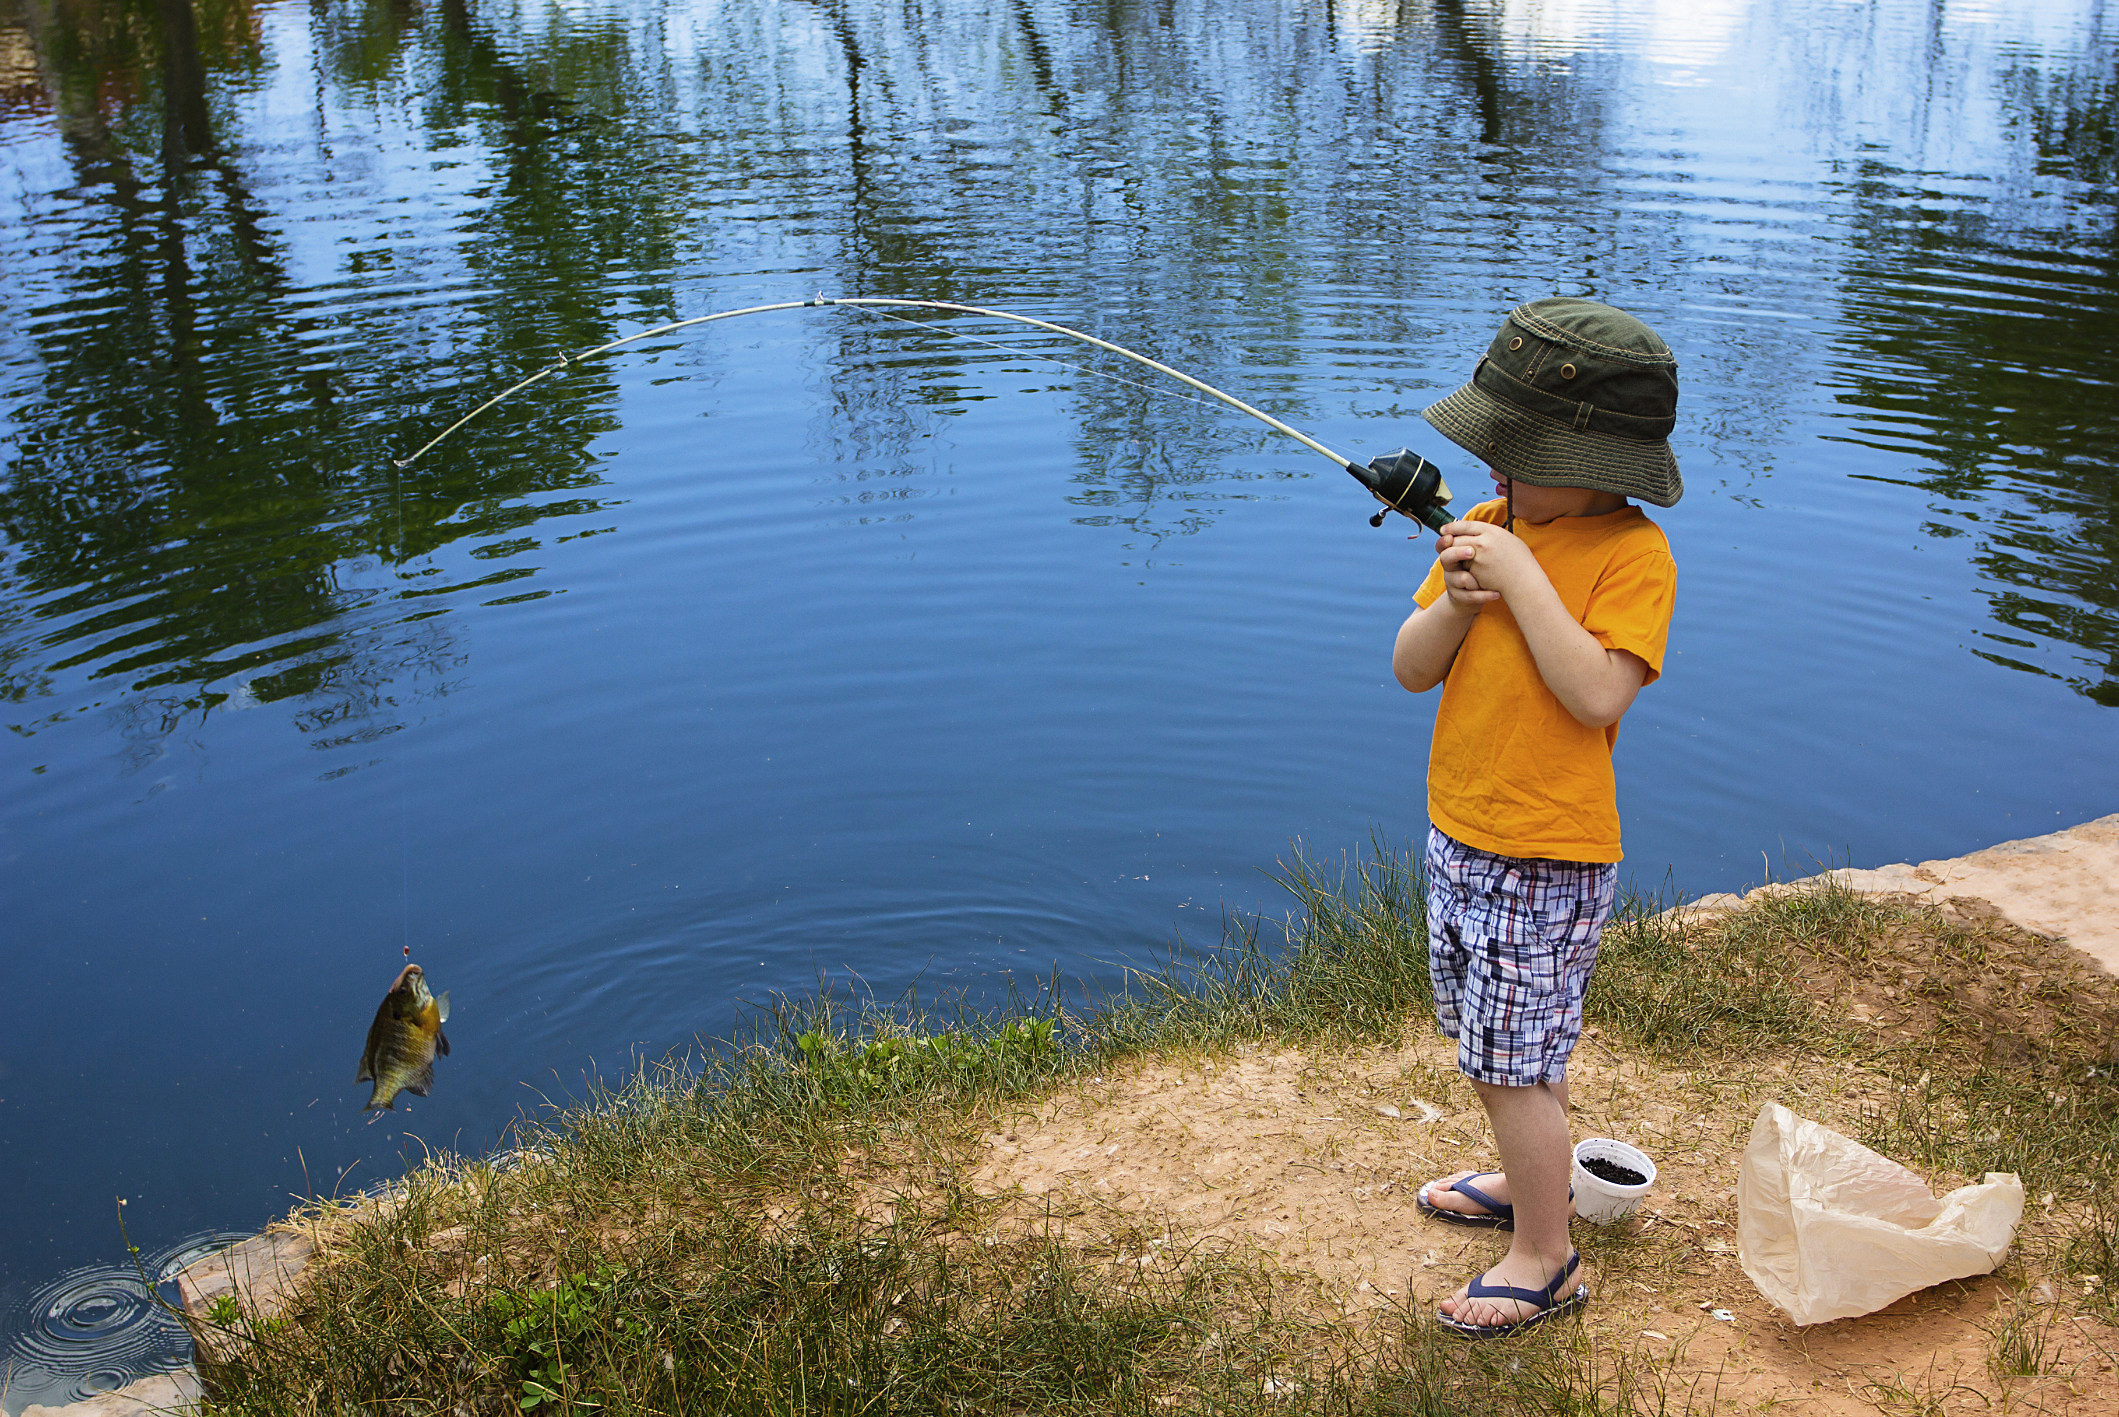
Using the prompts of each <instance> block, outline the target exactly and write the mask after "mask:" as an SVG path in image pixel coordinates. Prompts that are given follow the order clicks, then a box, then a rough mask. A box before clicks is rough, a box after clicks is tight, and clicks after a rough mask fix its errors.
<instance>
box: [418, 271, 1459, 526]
mask: <svg viewBox="0 0 2119 1417" xmlns="http://www.w3.org/2000/svg"><path fill="white" fill-rule="evenodd" d="M826 305H846V306H853V307H864V306H866V307H883V306H890V307H896V308H900V309H914V310H949V311H954V312H956V313H958V314H963V315H983V316H985V317H987V318H988V319H994V320H1013V321H1014V322H1015V323H1017V324H1019V325H1029V326H1031V327H1033V328H1035V329H1040V330H1045V331H1048V332H1049V333H1052V334H1056V335H1065V336H1067V338H1069V339H1077V340H1080V341H1081V342H1082V343H1084V344H1093V345H1095V346H1096V347H1097V348H1098V349H1103V350H1108V351H1110V352H1111V353H1113V354H1116V355H1121V356H1123V357H1124V358H1127V359H1130V360H1132V361H1133V362H1134V363H1136V364H1141V365H1145V366H1147V367H1148V368H1150V369H1153V370H1154V371H1155V372H1157V373H1158V374H1167V375H1169V376H1170V377H1171V378H1173V379H1175V380H1177V381H1178V382H1179V383H1182V384H1186V385H1189V386H1190V387H1192V388H1195V389H1197V390H1199V391H1200V392H1201V393H1203V394H1208V395H1211V396H1212V397H1214V398H1217V399H1219V400H1221V401H1222V402H1223V403H1225V404H1227V405H1228V406H1229V407H1231V408H1233V409H1236V410H1237V411H1238V412H1241V413H1247V414H1249V415H1250V416H1251V417H1253V418H1255V419H1257V420H1258V421H1259V422H1261V423H1263V424H1265V425H1266V426H1267V427H1269V428H1271V429H1273V430H1274V431H1275V432H1276V433H1284V434H1286V435H1287V436H1288V437H1290V438H1293V439H1294V440H1295V441H1296V442H1298V443H1300V444H1302V445H1303V446H1304V447H1306V448H1308V449H1310V450H1311V451H1312V452H1314V453H1317V454H1319V455H1320V456H1322V457H1327V458H1330V459H1331V460H1332V461H1333V462H1334V463H1336V464H1338V465H1339V466H1340V467H1343V468H1345V469H1346V470H1347V472H1349V473H1350V474H1352V475H1353V477H1354V478H1355V480H1356V481H1358V482H1360V483H1361V485H1362V486H1364V487H1366V488H1368V490H1369V491H1370V492H1371V493H1372V494H1373V495H1374V496H1375V498H1376V500H1377V501H1379V502H1381V503H1383V510H1382V511H1380V512H1377V513H1376V514H1375V515H1374V516H1373V517H1371V518H1369V525H1370V526H1382V525H1383V519H1384V517H1385V516H1386V515H1388V514H1389V513H1391V512H1397V513H1399V514H1401V515H1403V516H1407V517H1411V518H1412V519H1413V520H1414V521H1417V522H1420V523H1422V524H1424V525H1426V526H1430V527H1433V528H1435V529H1436V530H1438V531H1439V530H1440V529H1441V528H1442V527H1443V526H1445V525H1446V524H1447V523H1448V522H1449V521H1450V514H1449V513H1448V512H1447V511H1445V510H1444V509H1443V504H1444V503H1446V502H1448V501H1449V499H1450V490H1449V487H1448V485H1447V484H1445V483H1444V482H1443V481H1442V474H1441V472H1440V471H1439V470H1438V469H1437V468H1436V467H1435V465H1434V464H1433V463H1431V462H1429V461H1428V460H1427V459H1425V458H1423V457H1421V456H1420V455H1419V454H1418V453H1415V452H1412V451H1411V450H1409V449H1405V448H1401V449H1399V450H1398V451H1397V452H1395V453H1386V454H1384V455H1382V456H1380V457H1376V458H1372V459H1370V460H1369V462H1368V463H1367V464H1366V465H1363V464H1361V463H1357V462H1355V461H1353V460H1352V459H1351V458H1348V457H1345V456H1344V455H1342V454H1340V453H1336V452H1333V451H1332V450H1331V449H1330V448H1328V447H1326V446H1325V445H1324V444H1322V443H1320V442H1318V441H1317V440H1316V439H1315V438H1312V437H1310V436H1309V435H1308V434H1307V433H1304V432H1301V431H1300V430H1298V429H1295V428H1291V427H1289V426H1288V425H1287V424H1285V423H1283V422H1281V421H1280V420H1279V419H1277V418H1275V417H1273V415H1271V414H1270V413H1266V412H1265V411H1263V410H1262V409H1257V408H1253V407H1252V406H1251V405H1250V404H1247V403H1245V402H1244V401H1243V400H1242V399H1240V398H1237V397H1236V396H1235V395H1234V394H1231V393H1226V392H1224V391H1222V390H1220V389H1217V388H1215V387H1214V386H1213V385H1212V384H1209V383H1207V382H1206V381H1205V380H1204V379H1195V378H1193V377H1192V376H1191V375H1190V374H1187V373H1185V372H1184V371H1183V370H1181V369H1172V368H1171V367H1170V366H1169V365H1167V364H1164V363H1161V362H1160V361H1158V360H1154V359H1150V358H1149V357H1148V356H1147V355H1145V354H1140V353H1136V352H1135V351H1133V350H1130V349H1127V348H1126V347H1125V346H1124V345H1121V344H1113V343H1112V342H1111V341H1110V340H1106V339H1098V338H1097V337H1096V336H1095V335H1091V334H1084V333H1082V332H1081V331H1080V330H1072V329H1069V328H1067V327H1066V326H1065V325H1055V324H1053V323H1051V322H1050V321H1048V320H1038V319H1033V318H1031V317H1030V316H1028V315H1017V314H1015V313H1013V312H1011V311H1008V310H994V309H989V308H987V307H985V306H982V305H960V304H958V303H956V302H955V301H951V300H912V299H907V298H904V297H901V296H893V295H858V296H843V297H834V296H828V295H824V294H821V293H820V294H818V295H815V296H812V297H811V298H810V299H808V300H782V301H779V302H777V303H775V304H771V305H749V306H745V307H744V308H743V309H741V310H722V311H719V312H717V313H715V314H712V315H695V316H693V317H692V318H691V319H689V320H673V321H671V322H670V323H669V324H666V325H657V326H655V327H654V328H653V329H651V330H642V331H640V332H639V333H638V334H631V335H627V336H625V337H624V338H623V339H614V340H612V341H611V342H610V343H608V344H599V345H596V346H594V347H592V348H589V349H584V350H579V351H577V352H575V353H573V354H562V355H561V356H559V358H558V359H557V360H555V361H554V362H552V363H551V364H548V365H546V366H545V367H544V368H542V369H540V370H538V371H537V372H536V373H535V374H532V375H530V376H529V377H528V378H527V379H523V380H520V381H518V382H516V383H514V384H511V385H509V386H508V387H507V388H505V389H502V390H501V391H500V392H499V393H497V394H495V395H493V397H491V398H489V399H487V400H486V401H485V402H484V403H482V404H480V405H479V406H478V407H476V408H474V409H472V410H471V411H470V412H469V413H467V414H465V415H464V416H463V417H461V418H459V419H457V420H456V421H455V422H454V423H452V424H450V425H449V426H448V427H447V428H444V429H442V430H441V432H439V433H437V434H435V435H434V436H433V437H432V438H430V439H428V440H427V442H426V443H425V444H424V445H423V446H421V447H420V448H419V449H418V450H417V451H416V452H414V453H413V454H412V455H411V456H409V457H404V458H393V459H391V461H392V462H394V463H395V464H396V465H397V466H398V467H401V468H403V467H410V466H411V465H412V464H413V463H415V462H417V461H418V460H419V459H420V458H421V457H423V456H425V455H426V453H427V452H428V451H429V450H430V449H432V448H433V447H434V446H435V444H437V443H439V442H441V441H442V440H443V439H444V438H447V437H448V436H449V435H450V434H452V433H454V432H455V431H456V430H457V429H459V428H461V427H463V426H464V425H465V424H466V423H469V422H470V421H471V420H472V419H474V418H477V417H478V416H479V415H480V414H482V413H484V412H485V411H486V410H487V409H489V408H491V407H493V405H495V404H497V403H500V402H502V401H503V400H505V399H508V398H511V397H513V396H514V395H515V394H518V393H520V392H522V391H523V390H524V389H527V388H528V387H529V386H530V385H532V384H534V383H536V382H537V381H538V380H540V379H544V378H547V377H549V376H550V375H553V374H556V373H558V372H559V371H560V370H561V369H564V368H565V367H566V366H567V365H569V364H571V363H573V362H574V361H575V360H577V359H587V358H589V357H590V356H592V355H597V354H607V353H609V352H610V351H612V350H614V349H617V348H619V347H620V346H622V345H628V344H632V343H634V342H635V341H636V340H644V339H653V338H654V337H655V336H657V335H666V334H669V333H671V332H672V331H675V330H684V329H690V328H691V327H693V326H694V325H709V324H712V323H713V322H714V321H716V320H733V319H735V318H737V317H738V316H741V315H764V314H769V313H771V312H772V311H775V310H807V309H816V308H819V307H822V306H826ZM1092 372H1094V371H1092Z"/></svg>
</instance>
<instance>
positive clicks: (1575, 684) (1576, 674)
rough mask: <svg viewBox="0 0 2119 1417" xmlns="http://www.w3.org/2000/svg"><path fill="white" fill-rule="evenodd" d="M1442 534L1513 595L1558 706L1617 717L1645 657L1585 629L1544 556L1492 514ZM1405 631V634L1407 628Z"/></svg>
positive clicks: (1594, 724) (1596, 717) (1582, 715)
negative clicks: (1465, 549) (1492, 519)
mask: <svg viewBox="0 0 2119 1417" xmlns="http://www.w3.org/2000/svg"><path fill="white" fill-rule="evenodd" d="M1443 534H1444V535H1446V536H1450V537H1452V538H1453V539H1454V542H1455V544H1456V545H1458V546H1465V547H1469V549H1470V556H1469V558H1468V560H1469V565H1470V568H1471V569H1472V570H1473V571H1474V572H1475V573H1476V575H1477V577H1478V584H1480V585H1482V586H1485V587H1488V588H1489V589H1490V590H1492V591H1495V592H1498V593H1499V595H1500V597H1501V599H1503V600H1505V601H1507V602H1508V610H1509V613H1510V614H1511V615H1514V616H1515V617H1516V627H1517V628H1518V629H1520V630H1521V631H1522V632H1523V639H1524V642H1525V643H1527V644H1528V645H1529V646H1530V654H1531V658H1532V659H1533V660H1535V661H1536V662H1537V665H1538V677H1540V678H1541V679H1543V680H1544V681H1545V687H1546V688H1548V689H1550V690H1552V692H1553V697H1554V698H1556V699H1558V700H1559V701H1560V706H1561V707H1562V708H1564V709H1566V710H1567V711H1568V713H1570V714H1572V715H1573V716H1574V719H1575V721H1576V722H1577V723H1580V724H1582V725H1583V726H1584V727H1586V728H1604V727H1607V726H1609V725H1611V724H1614V723H1617V722H1618V721H1619V719H1620V718H1621V717H1622V716H1623V715H1624V714H1625V712H1626V710H1627V709H1628V708H1630V707H1632V705H1633V698H1634V695H1635V694H1638V693H1639V692H1640V691H1641V684H1642V681H1644V680H1645V679H1646V678H1647V677H1648V663H1647V661H1646V660H1644V659H1642V658H1641V657H1640V656H1639V655H1637V654H1633V653H1631V652H1629V651H1627V650H1623V649H1606V648H1605V647H1604V646H1603V645H1602V644H1601V643H1599V642H1598V640H1597V637H1596V636H1595V635H1592V634H1590V633H1589V631H1587V630H1585V629H1583V628H1582V625H1581V622H1580V621H1578V620H1576V619H1575V617H1574V616H1572V615H1570V614H1568V613H1567V607H1566V606H1565V605H1563V604H1561V602H1560V595H1559V592H1558V591H1555V590H1554V589H1553V588H1552V582H1551V581H1550V580H1547V579H1546V576H1545V568H1544V567H1542V566H1540V565H1539V564H1538V558H1537V557H1536V556H1533V555H1532V554H1531V551H1530V548H1529V547H1528V546H1525V545H1524V544H1523V542H1522V540H1521V539H1520V538H1518V537H1516V536H1515V535H1514V534H1513V533H1511V532H1509V531H1507V530H1505V529H1503V528H1501V527H1498V526H1493V525H1490V524H1488V523H1486V522H1453V523H1451V524H1450V525H1449V526H1448V527H1445V528H1444V529H1443ZM1441 603H1442V602H1440V601H1437V602H1436V604H1438V605H1439V604H1441ZM1399 634H1400V637H1401V638H1403V635H1404V631H1402V630H1401V631H1400V632H1399Z"/></svg>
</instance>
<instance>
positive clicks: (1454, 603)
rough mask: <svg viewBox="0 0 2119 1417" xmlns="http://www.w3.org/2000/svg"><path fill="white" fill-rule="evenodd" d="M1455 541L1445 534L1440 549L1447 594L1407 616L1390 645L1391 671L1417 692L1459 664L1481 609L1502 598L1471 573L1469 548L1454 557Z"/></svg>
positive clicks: (1422, 692) (1438, 549)
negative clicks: (1453, 665)
mask: <svg viewBox="0 0 2119 1417" xmlns="http://www.w3.org/2000/svg"><path fill="white" fill-rule="evenodd" d="M1455 544H1456V542H1455V538H1453V537H1449V536H1445V537H1443V538H1442V539H1441V540H1440V541H1438V542H1437V543H1436V545H1435V549H1436V551H1438V552H1439V553H1441V554H1440V556H1439V558H1438V559H1439V560H1440V561H1441V563H1442V584H1443V586H1444V587H1445V589H1446V591H1447V594H1444V595H1438V596H1436V597H1435V598H1434V600H1433V601H1431V602H1430V603H1429V604H1427V605H1425V606H1423V607H1422V608H1420V609H1418V610H1415V611H1414V612H1413V613H1412V614H1410V615H1408V616H1406V617H1405V623H1404V624H1403V625H1400V626H1399V627H1398V640H1397V643H1396V644H1394V645H1392V647H1391V673H1393V674H1395V675H1397V676H1398V682H1399V683H1400V684H1402V685H1404V686H1405V687H1406V688H1407V689H1409V690H1411V691H1412V692H1413V693H1416V694H1424V693H1426V692H1427V691H1428V690H1429V689H1432V688H1434V687H1435V686H1436V685H1437V684H1439V683H1441V682H1442V680H1443V679H1444V678H1445V677H1446V676H1447V675H1448V674H1449V667H1450V666H1451V665H1452V664H1454V663H1456V662H1457V651H1458V650H1459V649H1461V648H1462V647H1463V645H1464V637H1465V635H1467V634H1469V633H1470V632H1471V627H1472V621H1473V620H1475V619H1477V618H1478V615H1479V611H1480V610H1481V609H1482V608H1483V607H1484V606H1486V605H1489V604H1491V603H1492V602H1494V601H1496V600H1499V599H1500V598H1501V597H1500V596H1498V595H1496V594H1495V593H1494V592H1493V591H1490V590H1487V589H1485V588H1483V587H1482V586H1480V584H1479V582H1478V579H1477V578H1476V577H1474V576H1473V575H1472V573H1471V572H1470V571H1469V570H1468V569H1466V567H1465V564H1464V563H1465V562H1466V561H1467V560H1468V559H1470V557H1471V554H1472V553H1471V551H1470V549H1469V548H1466V549H1465V550H1461V551H1457V552H1455V553H1454V554H1452V551H1451V548H1452V547H1453V546H1454V545H1455Z"/></svg>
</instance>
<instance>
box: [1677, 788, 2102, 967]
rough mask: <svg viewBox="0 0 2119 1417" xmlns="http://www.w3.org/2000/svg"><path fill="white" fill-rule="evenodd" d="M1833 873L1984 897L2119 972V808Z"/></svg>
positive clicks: (1864, 882) (1877, 889) (1850, 879)
mask: <svg viewBox="0 0 2119 1417" xmlns="http://www.w3.org/2000/svg"><path fill="white" fill-rule="evenodd" d="M1827 874H1829V875H1831V876H1833V877H1834V878H1835V879H1837V880H1838V881H1840V882H1841V883H1842V884H1844V885H1846V886H1849V887H1851V888H1852V889H1854V890H1858V891H1862V892H1864V893H1866V894H1872V895H1883V894H1893V893H1898V892H1904V893H1907V894H1910V895H1917V896H1923V897H1926V898H1927V899H1929V900H1932V901H1934V902H1935V903H1937V904H1940V903H1941V902H1943V901H1945V900H1948V899H1950V898H1951V897H1953V896H1958V897H1971V898H1973V899H1977V900H1983V901H1985V902H1987V903H1988V904H1989V905H1991V906H1993V907H1994V908H1995V909H1996V910H1999V911H2000V912H2001V913H2002V915H2003V916H2005V917H2007V919H2008V920H2009V921H2011V922H2012V923H2013V924H2016V925H2019V926H2021V927H2022V928H2024V929H2026V930H2029V931H2030V932H2032V933H2033V934H2036V935H2043V936H2045V937H2047V938H2048V939H2053V940H2061V941H2064V942H2066V943H2067V944H2069V945H2072V946H2074V947H2075V948H2076V949H2078V950H2080V951H2082V953H2084V954H2086V955H2088V956H2089V957H2090V958H2091V959H2092V960H2094V961H2095V962H2096V964H2097V967H2098V968H2099V969H2102V970H2103V971H2104V972H2105V973H2107V974H2113V975H2119V813H2114V814H2113V815H2111V816H2109V817H2099V818H2097V820H2095V821H2093V822H2084V823H2083V824H2082V825H2081V826H2079V827H2069V828H2068V829H2067V830H2066V831H2057V832H2053V833H2051V834H2049V835H2046V836H2033V837H2025V838H2024V839H2023V840H2021V841H2004V842H2002V843H2001V844H2000V845H1998V846H1990V847H1987V848H1986V849H1985V850H1984V851H1974V852H1972V853H1971V854H1970V855H1967V856H1954V857H1951V858H1950V859H1948V860H1946V861H1923V862H1921V863H1920V864H1918V865H1911V864H1908V863H1906V862H1898V863H1896V864H1893V865H1890V866H1876V867H1872V868H1866V869H1865V868H1859V867H1856V868H1849V869H1844V870H1839V871H1832V872H1829V873H1827ZM1800 884H1801V883H1800V882H1790V883H1788V884H1785V885H1770V886H1760V887H1759V888H1758V889H1757V890H1754V891H1750V892H1747V893H1746V894H1745V895H1742V896H1737V895H1710V896H1704V897H1702V898H1701V899H1699V900H1696V901H1694V902H1693V903H1692V904H1691V905H1689V906H1686V907H1684V908H1685V909H1686V910H1689V911H1715V910H1727V909H1733V908H1734V907H1735V906H1737V905H1738V904H1740V903H1741V902H1742V901H1744V900H1747V899H1749V898H1750V897H1751V896H1754V895H1757V894H1759V893H1760V892H1761V891H1765V892H1773V891H1782V890H1788V889H1791V888H1793V887H1794V886H1796V885H1800Z"/></svg>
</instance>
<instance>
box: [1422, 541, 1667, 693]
mask: <svg viewBox="0 0 2119 1417" xmlns="http://www.w3.org/2000/svg"><path fill="white" fill-rule="evenodd" d="M1423 588H1424V587H1423ZM1677 590H1678V568H1677V563H1676V562H1674V561H1672V560H1671V559H1670V553H1669V552H1668V551H1665V550H1664V549H1663V548H1662V547H1660V546H1658V547H1656V548H1654V549H1653V550H1650V551H1644V552H1642V553H1641V554H1640V555H1638V556H1634V557H1632V558H1630V559H1628V560H1626V561H1622V562H1620V563H1619V564H1618V565H1616V566H1613V567H1612V568H1611V569H1610V570H1608V571H1606V572H1605V573H1604V575H1603V578H1602V579H1600V580H1599V581H1598V582H1597V588H1596V590H1594V591H1593V592H1591V594H1590V598H1589V612H1588V613H1587V614H1586V615H1584V616H1583V617H1582V628H1583V629H1585V630H1587V631H1589V633H1590V634H1592V635H1594V636H1596V640H1597V643H1598V644H1600V645H1602V646H1604V648H1606V649H1622V650H1625V651H1626V652H1627V653H1628V654H1634V655H1639V656H1640V658H1641V662H1642V663H1644V664H1646V665H1647V666H1648V674H1647V676H1646V677H1645V678H1643V679H1642V680H1641V684H1642V686H1643V687H1644V688H1645V687H1646V686H1648V685H1650V684H1653V683H1654V682H1655V681H1656V680H1658V679H1660V678H1662V677H1663V650H1664V647H1665V646H1666V645H1667V644H1668V643H1669V641H1670V611H1671V607H1672V606H1673V605H1675V604H1676V603H1677Z"/></svg>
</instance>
